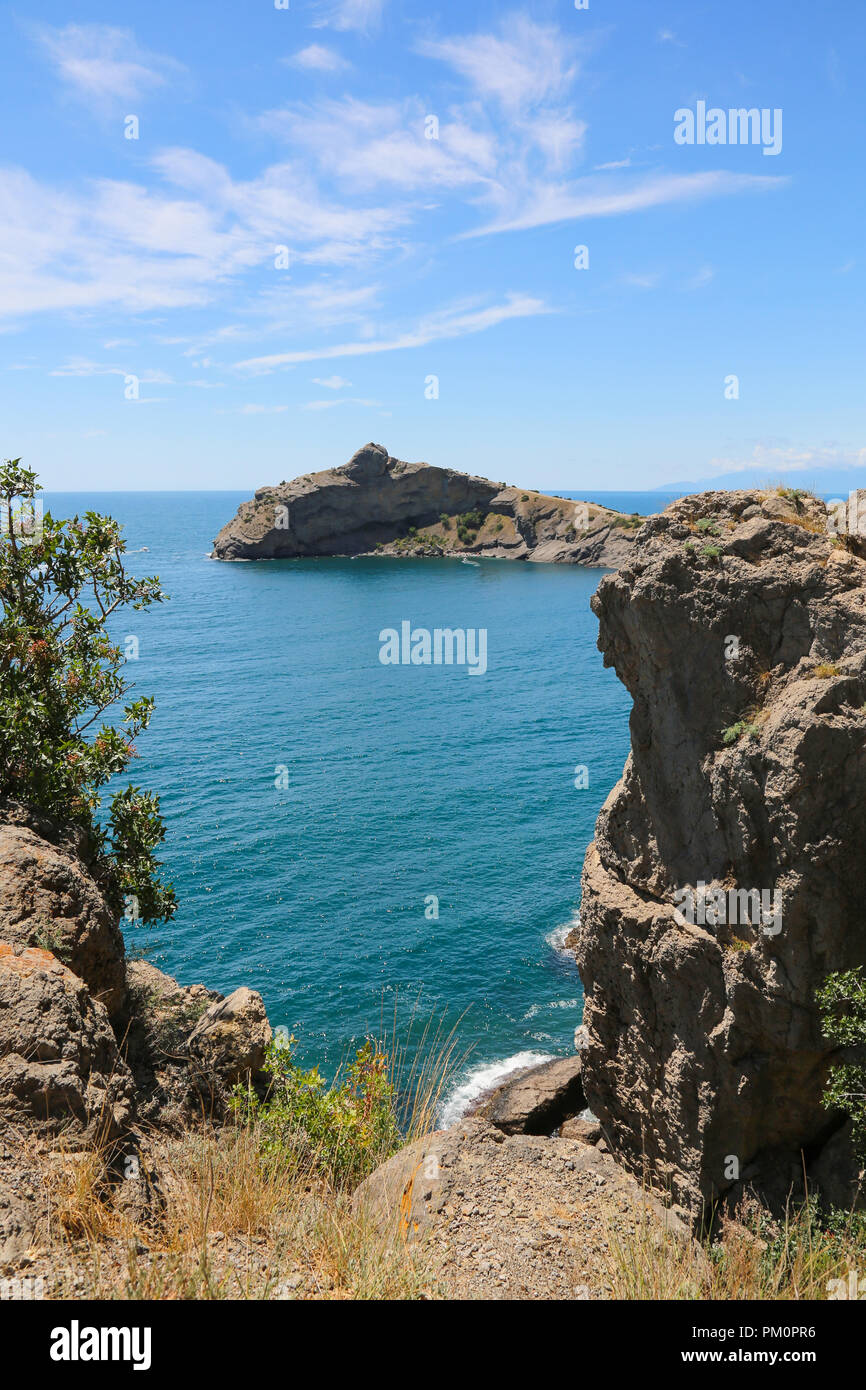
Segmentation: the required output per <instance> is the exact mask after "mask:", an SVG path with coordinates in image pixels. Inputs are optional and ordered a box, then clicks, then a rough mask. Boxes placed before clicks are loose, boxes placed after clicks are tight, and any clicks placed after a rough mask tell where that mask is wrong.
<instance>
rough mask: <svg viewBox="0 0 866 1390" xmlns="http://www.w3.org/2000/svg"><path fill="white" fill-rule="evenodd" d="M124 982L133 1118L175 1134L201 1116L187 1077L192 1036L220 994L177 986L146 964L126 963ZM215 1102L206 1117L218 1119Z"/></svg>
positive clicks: (200, 987)
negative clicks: (131, 1076) (189, 1044)
mask: <svg viewBox="0 0 866 1390" xmlns="http://www.w3.org/2000/svg"><path fill="white" fill-rule="evenodd" d="M126 979H127V1005H126V1008H125V1010H124V1013H123V1017H122V1019H121V1021H120V1025H119V1029H118V1031H119V1033H121V1034H122V1036H123V1040H124V1049H125V1053H126V1058H127V1061H128V1063H129V1066H130V1068H131V1070H132V1074H133V1076H134V1078H135V1105H136V1114H137V1116H138V1119H139V1121H140V1122H141V1123H143V1124H146V1125H150V1126H156V1127H158V1128H159V1129H161V1130H167V1131H172V1132H178V1131H180V1130H183V1129H186V1128H187V1127H188V1126H189V1124H190V1122H191V1121H193V1120H195V1119H199V1118H201V1115H202V1095H201V1091H200V1088H199V1087H198V1086H197V1084H196V1076H195V1075H191V1074H190V1065H189V1051H188V1046H187V1045H188V1042H189V1038H190V1034H191V1033H192V1032H193V1030H194V1029H195V1027H196V1025H197V1024H198V1023H199V1022H200V1020H201V1018H202V1015H203V1014H204V1013H205V1012H206V1010H207V1009H208V1008H209V1007H210V1005H211V1004H213V1003H219V1002H220V1001H221V1000H222V995H221V994H217V993H216V991H215V990H210V989H206V988H205V987H204V985H187V986H182V985H179V984H178V983H177V981H176V980H174V979H172V977H171V976H170V975H166V974H164V972H163V971H162V970H158V969H157V968H156V966H155V965H151V964H150V962H149V961H143V960H137V961H129V962H128V963H127V969H126ZM194 1070H195V1072H196V1073H197V1072H198V1070H199V1067H198V1065H197V1064H196V1066H195V1068H194ZM216 1099H218V1098H216V1097H208V1101H207V1104H206V1107H205V1112H204V1113H205V1115H206V1116H207V1118H209V1119H216V1118H218V1112H219V1107H218V1106H216V1105H215V1104H214V1103H213V1101H215V1100H216Z"/></svg>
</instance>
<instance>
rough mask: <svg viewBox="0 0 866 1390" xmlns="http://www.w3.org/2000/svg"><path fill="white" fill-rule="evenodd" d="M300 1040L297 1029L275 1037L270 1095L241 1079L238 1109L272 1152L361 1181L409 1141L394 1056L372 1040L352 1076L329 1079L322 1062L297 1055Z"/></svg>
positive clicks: (347, 1181) (269, 1062)
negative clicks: (306, 1062)
mask: <svg viewBox="0 0 866 1390" xmlns="http://www.w3.org/2000/svg"><path fill="white" fill-rule="evenodd" d="M294 1044H295V1038H294V1037H291V1038H289V1040H288V1042H280V1041H279V1040H275V1041H274V1042H272V1043H271V1045H270V1047H269V1049H268V1053H267V1058H266V1062H265V1070H266V1071H267V1072H268V1073H269V1075H270V1077H271V1084H270V1087H269V1090H268V1094H267V1097H266V1098H265V1100H264V1101H261V1100H259V1099H258V1097H257V1096H256V1095H255V1094H253V1093H252V1092H251V1091H249V1090H244V1089H243V1087H239V1088H237V1090H236V1091H235V1095H234V1100H233V1103H234V1108H235V1111H236V1113H237V1114H238V1115H239V1117H240V1119H241V1120H242V1121H243V1122H245V1123H253V1122H254V1123H255V1124H256V1126H257V1129H258V1132H259V1134H260V1136H261V1138H262V1150H263V1153H264V1155H265V1156H266V1157H269V1158H271V1159H273V1160H274V1161H276V1162H289V1163H293V1164H301V1165H304V1164H308V1165H309V1166H310V1167H311V1168H314V1169H315V1170H316V1171H317V1172H319V1173H321V1174H322V1175H323V1176H325V1177H327V1178H328V1179H329V1180H330V1181H332V1182H334V1183H336V1184H338V1185H354V1184H355V1183H358V1182H361V1181H362V1179H363V1178H365V1177H366V1176H367V1174H368V1173H371V1172H372V1171H373V1169H374V1168H376V1167H378V1165H379V1164H380V1163H382V1162H384V1160H385V1159H386V1158H388V1157H390V1155H391V1154H392V1153H395V1152H396V1151H397V1149H398V1148H399V1147H400V1145H401V1143H402V1142H403V1138H402V1135H401V1132H400V1127H399V1124H398V1122H397V1112H396V1106H395V1088H394V1085H393V1082H392V1078H391V1068H390V1064H389V1060H388V1058H387V1056H386V1055H385V1053H384V1052H382V1051H381V1049H380V1048H379V1047H377V1046H376V1044H375V1043H373V1042H371V1041H369V1040H368V1041H367V1042H366V1043H365V1044H364V1046H363V1047H362V1048H360V1049H359V1050H358V1052H357V1053H356V1054H355V1059H354V1061H353V1062H352V1063H351V1064H350V1065H349V1067H348V1068H347V1070H346V1075H345V1079H344V1080H342V1081H340V1080H339V1079H338V1080H337V1081H335V1082H334V1084H333V1085H332V1086H327V1085H326V1083H325V1079H324V1077H323V1076H322V1075H321V1073H320V1072H319V1069H318V1067H311V1068H309V1069H308V1070H305V1069H304V1068H303V1067H300V1066H299V1065H298V1064H297V1063H296V1062H295V1060H294V1053H293V1049H294Z"/></svg>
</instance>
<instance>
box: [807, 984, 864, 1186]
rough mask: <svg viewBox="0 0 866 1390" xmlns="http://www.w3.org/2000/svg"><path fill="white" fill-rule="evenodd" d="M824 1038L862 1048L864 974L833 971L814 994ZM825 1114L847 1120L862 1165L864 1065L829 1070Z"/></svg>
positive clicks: (825, 1094)
mask: <svg viewBox="0 0 866 1390" xmlns="http://www.w3.org/2000/svg"><path fill="white" fill-rule="evenodd" d="M815 997H816V1000H817V1003H818V1008H819V1009H820V1011H821V1026H822V1028H823V1030H824V1034H825V1036H826V1037H827V1038H829V1039H830V1041H831V1042H833V1043H835V1044H836V1046H837V1047H863V1046H864V1045H866V970H864V969H863V967H862V966H859V967H858V968H857V969H855V970H842V971H836V972H835V973H834V974H832V975H828V977H827V979H826V981H825V983H824V985H823V986H822V988H821V989H819V990H818V991H817V994H816V996H815ZM824 1105H825V1106H826V1107H827V1109H828V1110H842V1111H844V1113H845V1114H846V1115H849V1116H850V1117H851V1121H852V1137H853V1140H854V1148H855V1151H856V1153H857V1156H858V1158H859V1159H860V1161H861V1162H862V1163H864V1164H866V1063H863V1062H860V1063H858V1062H844V1063H839V1064H838V1065H836V1066H834V1067H831V1068H830V1072H829V1075H828V1078H827V1085H826V1088H825V1091H824Z"/></svg>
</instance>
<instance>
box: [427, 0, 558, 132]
mask: <svg viewBox="0 0 866 1390" xmlns="http://www.w3.org/2000/svg"><path fill="white" fill-rule="evenodd" d="M417 51H418V52H419V53H421V54H423V55H424V56H425V57H427V58H438V59H439V60H441V61H442V62H445V63H448V64H449V65H450V66H451V67H453V68H455V69H456V71H457V72H459V73H460V74H461V75H462V76H463V77H464V78H466V80H467V81H468V82H470V83H471V85H472V86H473V87H475V88H476V90H477V91H478V92H479V93H480V94H481V95H482V96H484V97H493V98H495V99H496V100H497V101H499V102H500V103H501V104H502V105H503V106H504V107H506V108H507V109H508V110H509V111H511V112H514V111H518V110H520V109H522V108H525V107H527V106H538V105H539V104H541V103H543V102H547V101H549V100H551V99H552V98H554V97H557V96H559V95H560V94H561V93H562V92H563V91H564V90H565V89H566V88H567V87H568V86H569V85H570V84H571V82H572V81H573V80H574V78H575V77H576V75H577V72H578V52H579V44H578V41H577V40H576V39H575V38H573V37H569V36H568V35H567V34H564V33H563V31H562V30H561V29H558V28H557V27H556V26H555V25H552V24H539V23H537V22H536V21H534V20H532V19H530V18H529V17H528V16H527V15H522V14H517V15H509V16H508V17H507V18H506V19H503V21H502V24H501V27H500V30H499V32H498V33H496V34H492V33H487V34H472V35H466V36H464V37H460V38H444V39H425V40H423V41H422V42H421V43H419V44H418V46H417Z"/></svg>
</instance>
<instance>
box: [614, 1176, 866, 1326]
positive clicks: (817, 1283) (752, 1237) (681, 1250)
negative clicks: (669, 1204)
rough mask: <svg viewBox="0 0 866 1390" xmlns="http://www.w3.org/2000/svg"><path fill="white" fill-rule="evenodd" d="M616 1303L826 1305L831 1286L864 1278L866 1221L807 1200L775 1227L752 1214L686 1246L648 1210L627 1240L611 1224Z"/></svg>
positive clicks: (730, 1220) (639, 1215)
mask: <svg viewBox="0 0 866 1390" xmlns="http://www.w3.org/2000/svg"><path fill="white" fill-rule="evenodd" d="M606 1235H607V1253H608V1277H609V1281H610V1286H611V1290H612V1294H613V1297H614V1298H622V1299H632V1300H640V1301H645V1300H650V1301H651V1300H660V1299H661V1300H671V1299H673V1300H682V1299H685V1300H691V1299H721V1300H726V1301H728V1300H730V1301H737V1300H740V1299H760V1300H772V1301H788V1300H799V1299H826V1298H827V1297H828V1292H829V1290H830V1287H831V1280H834V1279H843V1280H846V1281H847V1279H848V1276H849V1275H850V1272H851V1271H852V1270H854V1271H858V1270H859V1274H860V1276H861V1277H863V1276H866V1214H863V1213H847V1212H839V1211H837V1212H833V1213H830V1214H827V1215H823V1216H822V1214H821V1212H820V1210H819V1207H818V1204H817V1202H816V1200H815V1199H814V1198H812V1197H810V1198H808V1199H807V1200H806V1201H804V1202H803V1203H802V1204H801V1205H799V1206H796V1207H792V1208H790V1209H789V1210H788V1212H787V1213H786V1215H785V1218H784V1220H782V1221H774V1220H772V1219H771V1218H770V1217H769V1216H768V1214H767V1213H765V1212H762V1211H761V1210H760V1209H759V1208H757V1207H753V1208H751V1209H749V1210H748V1212H746V1213H744V1214H742V1215H741V1216H740V1217H739V1218H734V1217H728V1218H726V1219H724V1220H723V1221H722V1222H721V1225H720V1227H719V1230H718V1233H717V1234H716V1235H715V1237H714V1238H713V1239H712V1240H709V1239H708V1240H705V1241H698V1240H684V1239H683V1238H682V1237H679V1238H678V1237H677V1236H676V1235H674V1234H673V1233H672V1232H671V1231H669V1230H665V1229H663V1228H662V1227H661V1225H660V1224H659V1222H658V1221H657V1219H656V1218H654V1217H653V1215H652V1214H651V1213H650V1211H648V1210H647V1209H646V1208H644V1209H642V1210H639V1211H637V1212H636V1213H635V1219H634V1222H633V1228H632V1230H631V1231H629V1232H627V1233H625V1234H623V1233H622V1232H621V1231H617V1230H615V1229H614V1228H613V1227H612V1226H611V1225H610V1224H609V1223H606Z"/></svg>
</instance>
